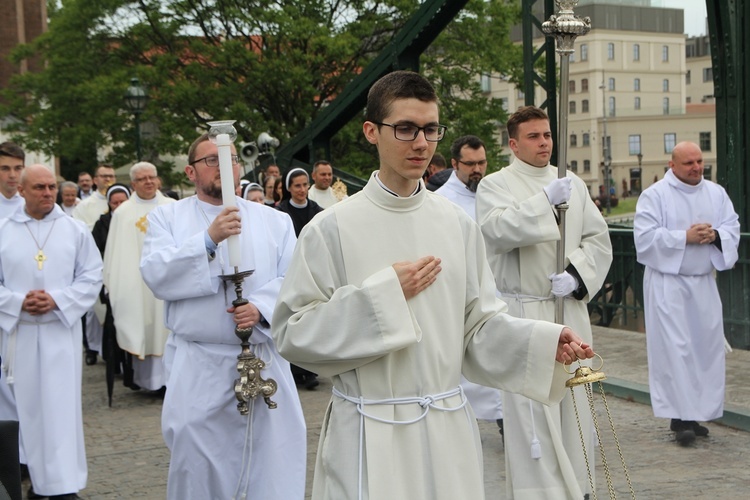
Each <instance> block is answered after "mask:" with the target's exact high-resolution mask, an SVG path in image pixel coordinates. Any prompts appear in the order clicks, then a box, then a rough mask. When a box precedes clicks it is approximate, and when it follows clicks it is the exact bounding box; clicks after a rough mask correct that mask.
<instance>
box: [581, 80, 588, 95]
mask: <svg viewBox="0 0 750 500" xmlns="http://www.w3.org/2000/svg"><path fill="white" fill-rule="evenodd" d="M588 91H589V79H588V78H584V79H582V80H581V92H588Z"/></svg>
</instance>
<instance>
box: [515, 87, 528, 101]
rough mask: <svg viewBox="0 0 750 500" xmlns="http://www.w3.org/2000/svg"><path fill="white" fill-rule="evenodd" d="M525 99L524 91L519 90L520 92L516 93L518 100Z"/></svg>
mask: <svg viewBox="0 0 750 500" xmlns="http://www.w3.org/2000/svg"><path fill="white" fill-rule="evenodd" d="M525 97H526V95H525V94H524V93H523V90H521V89H518V92H517V93H516V98H517V99H519V100H520V99H524V98H525Z"/></svg>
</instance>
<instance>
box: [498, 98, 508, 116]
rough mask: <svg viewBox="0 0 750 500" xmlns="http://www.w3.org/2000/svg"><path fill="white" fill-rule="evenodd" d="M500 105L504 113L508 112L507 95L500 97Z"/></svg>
mask: <svg viewBox="0 0 750 500" xmlns="http://www.w3.org/2000/svg"><path fill="white" fill-rule="evenodd" d="M500 106H502V107H503V111H505V112H506V113H507V112H508V98H507V97H501V98H500Z"/></svg>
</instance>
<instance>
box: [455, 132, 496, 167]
mask: <svg viewBox="0 0 750 500" xmlns="http://www.w3.org/2000/svg"><path fill="white" fill-rule="evenodd" d="M464 146H469V147H470V148H471V149H479V148H484V149H487V148H486V147H485V146H484V142H483V141H482V139H480V138H479V137H477V136H475V135H464V136H461V137H459V138H458V139H456V140H455V141H453V144H451V158H453V159H454V160H457V161H458V160H460V159H461V148H463V147H464Z"/></svg>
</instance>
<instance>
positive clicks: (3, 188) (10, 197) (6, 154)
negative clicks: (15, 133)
mask: <svg viewBox="0 0 750 500" xmlns="http://www.w3.org/2000/svg"><path fill="white" fill-rule="evenodd" d="M25 159H26V153H25V152H24V150H23V149H22V148H21V147H20V146H18V145H17V144H15V143H12V142H4V143H2V144H0V220H2V219H4V218H6V217H8V216H9V215H10V214H12V213H13V212H15V211H16V209H17V208H18V207H19V206H21V205H23V197H22V196H21V195H20V194H18V182H19V181H20V180H21V172H23V162H24V160H25Z"/></svg>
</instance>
